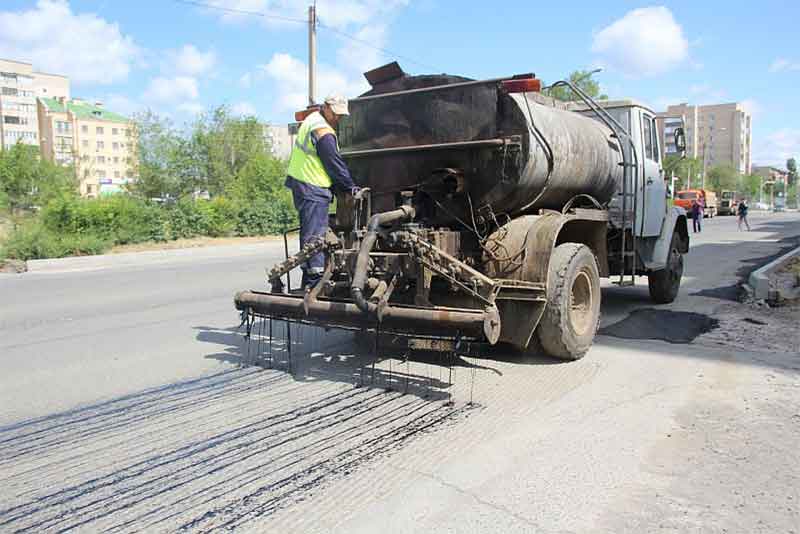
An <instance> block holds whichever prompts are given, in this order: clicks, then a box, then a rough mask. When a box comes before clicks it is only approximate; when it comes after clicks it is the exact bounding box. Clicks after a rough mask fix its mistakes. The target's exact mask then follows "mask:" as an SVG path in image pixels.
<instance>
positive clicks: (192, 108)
mask: <svg viewBox="0 0 800 534" xmlns="http://www.w3.org/2000/svg"><path fill="white" fill-rule="evenodd" d="M205 109H206V108H205V106H203V104H201V103H200V102H183V103H181V104H178V111H182V112H183V113H186V114H188V115H199V114H200V113H202V112H203V111H205Z"/></svg>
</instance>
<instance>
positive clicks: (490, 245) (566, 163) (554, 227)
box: [234, 63, 689, 360]
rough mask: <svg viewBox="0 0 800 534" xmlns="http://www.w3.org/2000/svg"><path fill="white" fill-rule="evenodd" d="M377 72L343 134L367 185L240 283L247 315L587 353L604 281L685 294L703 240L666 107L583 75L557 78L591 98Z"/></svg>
mask: <svg viewBox="0 0 800 534" xmlns="http://www.w3.org/2000/svg"><path fill="white" fill-rule="evenodd" d="M365 76H366V78H367V80H368V81H369V82H370V85H371V90H370V91H368V92H367V93H365V94H363V95H361V96H359V97H357V98H354V99H351V100H350V102H349V105H350V116H349V117H347V118H345V119H343V120H342V121H341V122H340V124H339V125H338V131H337V137H338V142H339V145H340V150H341V153H342V156H343V158H344V159H345V160H346V162H347V163H348V165H349V167H350V170H351V173H352V174H353V176H354V177H355V179H356V181H357V182H358V184H359V185H360V186H361V187H362V188H364V190H363V193H362V194H360V195H358V198H354V197H352V196H350V195H339V196H338V197H337V202H336V212H335V215H334V214H332V215H331V221H330V229H329V231H328V233H327V235H326V236H325V237H324V239H319V240H317V241H314V242H311V243H308V244H307V245H306V246H305V247H304V248H302V249H300V250H299V251H298V252H297V253H296V254H294V255H289V254H288V252H287V258H286V260H285V261H283V262H281V263H279V264H278V265H275V266H273V267H272V268H271V269H269V270H268V273H267V284H266V285H265V288H262V289H252V290H246V291H240V292H239V293H237V294H236V296H235V298H234V301H235V305H236V308H237V309H238V310H240V311H241V312H242V314H243V316H244V317H246V316H248V315H251V316H254V317H256V316H257V317H261V318H269V319H271V320H285V321H289V322H291V323H304V324H311V325H317V326H323V327H326V328H344V329H351V330H355V331H359V332H362V331H366V332H380V333H382V334H383V333H390V334H393V335H395V336H396V337H397V338H401V339H408V340H409V343H410V344H412V345H413V346H416V347H427V348H432V349H435V347H444V346H452V344H453V343H458V342H461V341H464V340H468V341H469V342H475V343H485V344H488V345H497V344H504V345H510V346H513V347H516V348H517V349H520V350H523V351H526V350H531V349H532V347H536V350H537V351H544V352H545V353H547V354H549V355H551V356H553V357H556V358H561V359H573V360H574V359H578V358H581V357H582V356H583V355H584V354H585V353H586V352H587V351H588V349H589V348H590V346H591V344H592V342H593V339H594V337H595V334H596V332H597V328H598V324H599V317H600V300H601V290H600V289H601V286H600V280H601V278H610V279H612V281H613V282H614V283H616V284H619V285H623V286H628V285H634V282H635V280H636V277H639V276H646V277H647V280H648V288H649V293H650V297H651V298H652V300H653V301H654V302H655V303H659V304H663V303H668V302H672V301H673V300H674V299H675V298H676V297H677V296H678V291H679V288H680V283H681V276H682V273H683V265H684V258H683V257H684V254H685V253H686V252H688V249H689V234H688V232H687V225H686V213H685V211H684V210H683V209H681V208H679V207H672V206H670V205H669V203H668V202H667V189H666V184H665V181H664V172H663V168H662V166H661V161H660V154H661V150H660V147H659V136H658V133H657V131H656V117H655V113H653V111H652V110H650V109H648V108H647V107H646V106H644V105H643V104H640V103H637V102H635V101H633V100H622V101H595V100H594V99H592V98H591V97H590V96H589V95H587V94H586V93H585V92H584V91H582V90H581V89H580V88H579V87H576V86H575V85H573V84H571V83H570V82H568V81H563V82H558V83H557V84H553V86H559V85H560V86H565V87H568V88H569V89H571V90H572V92H573V94H574V98H575V101H573V102H561V101H557V100H554V99H552V98H549V97H548V96H547V95H546V91H543V90H542V84H541V82H540V80H539V79H538V78H536V76H535V75H534V74H522V75H516V76H509V77H503V78H496V79H489V80H473V79H468V78H464V77H459V76H452V75H438V74H437V75H414V76H412V75H407V74H406V73H404V72H403V70H402V69H401V68H400V67H399V65H397V63H391V64H388V65H385V66H383V67H380V68H378V69H375V70H373V71H370V72H368V73H366V74H365ZM553 86H551V87H553ZM545 89H546V88H545ZM676 145H677V146H679V147H683V146H684V141H683V138H682V132H681V131H680V130H679V131H677V132H676ZM319 251H324V252H325V257H326V264H325V271H324V274H323V276H322V280H321V281H320V282H319V283H317V284H316V285H315V286H314V287H313V288H311V289H308V290H300V291H297V290H294V291H293V290H292V288H291V286H290V285H289V284H288V283H286V282H284V280H286V281H287V282H288V281H290V280H291V278H290V277H289V272H290V271H291V270H293V269H296V268H297V267H298V266H300V265H301V264H302V263H303V262H304V261H306V260H307V259H308V257H310V255H313V254H315V253H318V252H319ZM642 290H643V291H644V289H642Z"/></svg>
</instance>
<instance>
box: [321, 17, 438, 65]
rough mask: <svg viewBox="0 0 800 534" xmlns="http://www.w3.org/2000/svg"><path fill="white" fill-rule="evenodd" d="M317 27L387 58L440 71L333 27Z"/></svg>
mask: <svg viewBox="0 0 800 534" xmlns="http://www.w3.org/2000/svg"><path fill="white" fill-rule="evenodd" d="M317 25H318V26H319V27H320V28H323V29H325V30H328V31H329V32H332V33H335V34H337V35H339V36H341V37H344V38H346V39H350V40H351V41H354V42H356V43H359V44H361V45H363V46H366V47H369V48H372V49H374V50H377V51H378V52H382V53H383V54H385V55H387V56H389V57H395V58H397V59H402V60H403V61H408V62H409V63H413V64H415V65H419V66H420V67H425V68H426V69H431V70H433V71H439V72H441V70H440V69H437V68H436V67H434V66H432V65H429V64H426V63H423V62H421V61H417V60H416V59H412V58H410V57H408V56H403V55H401V54H398V53H397V52H392V51H391V50H388V49H386V48H382V47H380V46H376V45H374V44H372V43H370V42H369V41H366V40H364V39H361V38H359V37H356V36H355V35H350V34H349V33H346V32H343V31H342V30H337V29H336V28H334V27H333V26H328V25H327V24H323V23H321V22H319V23H317Z"/></svg>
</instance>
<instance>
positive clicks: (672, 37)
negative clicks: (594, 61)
mask: <svg viewBox="0 0 800 534" xmlns="http://www.w3.org/2000/svg"><path fill="white" fill-rule="evenodd" d="M592 52H593V53H595V54H597V56H598V57H599V59H600V62H601V64H604V65H606V66H608V67H611V68H613V69H617V70H619V71H621V72H622V73H624V74H626V75H628V76H634V77H638V76H655V75H658V74H662V73H664V72H667V71H669V70H671V69H673V68H675V67H676V66H678V65H680V64H681V63H683V62H684V61H686V60H687V58H688V56H689V42H688V41H687V39H686V37H685V36H684V33H683V28H681V26H680V25H679V24H678V23H677V22H676V21H675V18H674V17H673V16H672V12H671V11H670V10H669V9H667V8H666V7H663V6H660V7H645V8H641V9H634V10H632V11H629V12H628V13H626V14H625V16H624V17H622V18H621V19H619V20H616V21H614V22H613V23H612V24H611V25H609V26H606V27H605V28H603V29H602V30H600V31H599V32H598V33H597V34H596V35H595V36H594V40H593V42H592Z"/></svg>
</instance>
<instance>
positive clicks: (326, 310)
mask: <svg viewBox="0 0 800 534" xmlns="http://www.w3.org/2000/svg"><path fill="white" fill-rule="evenodd" d="M234 304H235V305H236V309H237V310H240V311H243V310H251V311H252V312H253V313H255V314H258V315H261V316H264V317H271V318H273V319H290V320H291V319H298V320H302V321H309V322H319V323H320V324H325V325H330V326H343V327H356V328H359V327H361V328H369V327H373V326H375V325H376V323H377V321H378V320H379V321H380V327H381V330H383V331H388V332H396V333H404V334H412V335H413V334H421V335H431V336H440V337H444V336H448V335H450V336H452V335H457V334H460V335H463V336H466V337H470V338H473V339H482V338H484V337H485V338H486V339H488V340H489V342H490V343H496V342H497V338H498V337H499V331H500V319H499V314H498V312H497V309H496V308H494V307H491V308H487V309H486V310H475V309H468V308H445V307H434V308H421V307H415V306H397V305H391V306H385V307H383V308H382V309H381V311H380V313H379V317H380V319H378V318H375V317H370V316H369V315H365V314H364V312H363V311H361V310H360V309H359V308H358V306H356V305H355V304H354V303H352V302H347V301H336V300H311V301H309V302H307V303H305V304H307V305H308V314H306V310H305V307H304V300H303V297H302V296H300V295H286V294H277V293H265V292H260V291H241V292H239V293H237V294H236V296H235V297H234Z"/></svg>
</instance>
